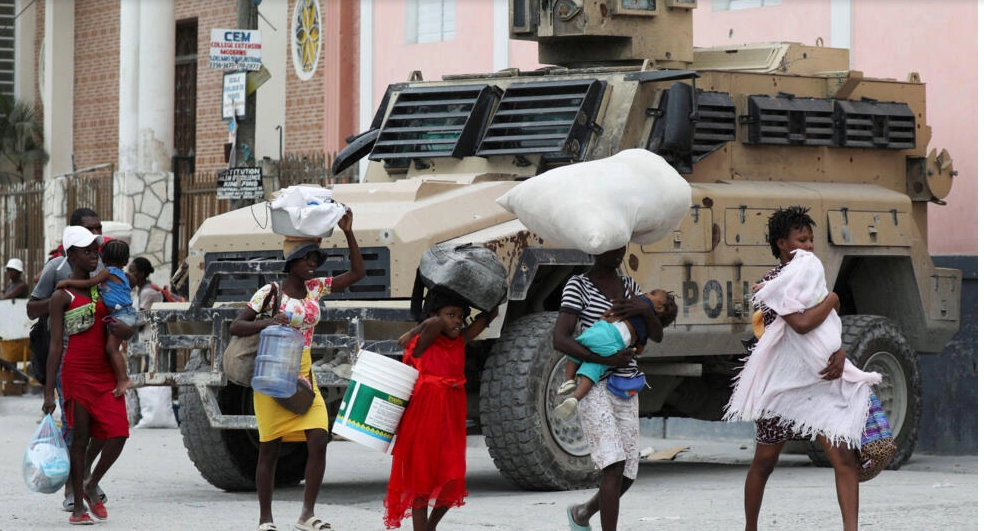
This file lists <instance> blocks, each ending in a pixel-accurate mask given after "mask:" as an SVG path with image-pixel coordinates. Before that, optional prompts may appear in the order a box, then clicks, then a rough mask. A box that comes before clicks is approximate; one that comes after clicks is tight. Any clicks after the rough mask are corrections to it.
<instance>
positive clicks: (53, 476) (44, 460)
mask: <svg viewBox="0 0 984 531" xmlns="http://www.w3.org/2000/svg"><path fill="white" fill-rule="evenodd" d="M69 470H70V465H69V460H68V446H67V445H66V444H65V440H64V439H62V436H61V432H60V431H59V429H58V425H57V424H55V419H53V418H51V414H48V415H45V416H44V418H43V419H41V423H40V424H39V425H38V429H37V431H35V432H34V437H32V438H31V442H29V443H28V444H27V450H25V451H24V465H23V467H22V471H23V473H24V483H25V484H26V485H27V488H28V489H30V490H31V492H43V493H45V494H51V493H53V492H58V490H59V489H61V488H62V487H63V486H64V485H65V482H66V481H68V473H69Z"/></svg>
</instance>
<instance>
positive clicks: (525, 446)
mask: <svg viewBox="0 0 984 531" xmlns="http://www.w3.org/2000/svg"><path fill="white" fill-rule="evenodd" d="M556 320H557V314H556V313H553V312H551V313H537V314H532V315H528V316H525V317H523V318H521V319H519V320H517V321H516V322H514V323H511V324H509V325H508V326H507V327H506V328H505V329H504V330H503V332H502V335H501V336H500V337H499V339H498V340H497V341H496V343H495V346H494V347H493V348H492V352H491V354H490V356H489V358H488V359H487V360H486V362H485V369H484V370H483V371H482V387H481V406H480V413H481V420H482V434H483V435H485V442H486V444H487V445H488V448H489V454H490V455H491V456H492V460H493V461H494V462H495V466H496V467H497V468H498V469H499V472H501V473H502V475H503V476H505V477H507V478H509V479H510V480H512V481H513V482H515V483H516V484H517V485H519V486H520V487H522V488H524V489H528V490H569V489H578V488H584V487H589V486H593V485H596V484H597V482H598V474H597V471H596V470H595V468H594V465H593V464H592V462H591V457H590V455H589V453H588V444H587V441H586V440H585V439H584V435H583V434H582V433H581V426H580V424H579V423H578V422H579V421H578V418H577V415H575V416H573V417H571V418H570V419H568V420H561V419H559V418H557V417H556V416H554V415H553V408H554V406H556V405H557V404H558V403H559V402H560V400H559V397H558V396H557V394H556V389H557V387H558V386H559V385H560V384H561V382H562V381H563V378H564V360H565V358H564V356H563V355H562V354H561V353H559V352H557V351H556V350H554V348H553V327H554V321H556Z"/></svg>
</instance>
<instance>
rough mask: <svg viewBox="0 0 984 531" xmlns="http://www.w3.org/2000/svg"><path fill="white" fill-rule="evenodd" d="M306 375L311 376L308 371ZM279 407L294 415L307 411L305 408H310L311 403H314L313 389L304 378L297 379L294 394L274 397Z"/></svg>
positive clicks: (312, 382)
mask: <svg viewBox="0 0 984 531" xmlns="http://www.w3.org/2000/svg"><path fill="white" fill-rule="evenodd" d="M308 376H311V374H310V373H308ZM311 384H312V385H313V384H314V380H313V379H312V380H311ZM274 400H276V401H277V403H278V404H280V407H282V408H284V409H286V410H287V411H290V412H291V413H294V414H295V415H303V414H305V413H307V410H309V409H311V404H313V403H314V389H313V388H312V387H311V385H309V384H308V383H307V381H305V380H304V378H298V379H297V390H296V391H294V394H292V395H290V396H289V397H287V398H274Z"/></svg>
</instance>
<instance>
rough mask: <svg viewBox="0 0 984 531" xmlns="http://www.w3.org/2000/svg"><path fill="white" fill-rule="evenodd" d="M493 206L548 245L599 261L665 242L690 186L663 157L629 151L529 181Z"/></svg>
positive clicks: (676, 223) (686, 203)
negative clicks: (631, 248) (632, 246)
mask: <svg viewBox="0 0 984 531" xmlns="http://www.w3.org/2000/svg"><path fill="white" fill-rule="evenodd" d="M496 202H498V203H499V205H501V206H502V207H503V208H505V209H506V210H508V211H510V212H512V213H514V214H516V217H518V218H519V220H520V221H522V222H523V224H524V225H526V227H527V228H529V229H530V230H531V231H533V232H535V233H536V234H537V235H539V236H540V237H542V238H543V239H544V240H545V241H546V242H548V243H550V244H551V245H556V246H561V247H572V248H575V249H580V250H581V251H583V252H586V253H588V254H601V253H603V252H605V251H610V250H612V249H618V248H619V247H622V246H624V245H626V244H628V243H629V242H630V241H631V242H634V243H640V244H647V243H654V242H656V241H659V240H661V239H663V238H665V237H666V236H667V235H669V234H670V233H671V232H673V231H674V230H676V229H677V227H679V226H680V222H681V221H683V218H684V217H685V216H686V214H687V209H688V208H689V207H690V205H691V203H692V199H691V189H690V183H688V182H687V181H686V180H685V179H684V178H683V177H681V176H680V174H679V173H677V171H676V170H675V169H673V167H672V166H670V165H669V163H667V162H666V161H665V160H663V157H660V156H659V155H656V154H655V153H652V152H650V151H647V150H645V149H627V150H625V151H622V152H619V153H617V154H615V155H613V156H611V157H607V158H604V159H599V160H593V161H590V162H581V163H577V164H571V165H569V166H562V167H559V168H555V169H552V170H549V171H546V172H544V173H542V174H540V175H537V176H535V177H531V178H530V179H527V180H526V181H524V182H522V183H520V184H519V185H517V186H515V187H514V188H513V189H511V190H509V191H508V192H506V193H505V194H503V195H502V197H500V198H498V199H497V200H496Z"/></svg>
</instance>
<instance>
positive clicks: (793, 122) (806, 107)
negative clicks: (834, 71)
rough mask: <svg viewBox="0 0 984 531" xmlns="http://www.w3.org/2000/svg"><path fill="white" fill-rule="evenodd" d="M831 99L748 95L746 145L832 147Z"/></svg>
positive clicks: (745, 119) (744, 119) (744, 120)
mask: <svg viewBox="0 0 984 531" xmlns="http://www.w3.org/2000/svg"><path fill="white" fill-rule="evenodd" d="M831 107H832V106H831V102H830V100H825V99H814V98H793V97H788V96H785V95H781V94H780V95H778V96H749V97H748V116H746V117H743V119H742V121H743V123H745V124H747V137H746V139H745V143H748V144H772V145H780V146H832V145H834V120H833V110H832V108H831Z"/></svg>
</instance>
